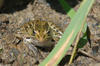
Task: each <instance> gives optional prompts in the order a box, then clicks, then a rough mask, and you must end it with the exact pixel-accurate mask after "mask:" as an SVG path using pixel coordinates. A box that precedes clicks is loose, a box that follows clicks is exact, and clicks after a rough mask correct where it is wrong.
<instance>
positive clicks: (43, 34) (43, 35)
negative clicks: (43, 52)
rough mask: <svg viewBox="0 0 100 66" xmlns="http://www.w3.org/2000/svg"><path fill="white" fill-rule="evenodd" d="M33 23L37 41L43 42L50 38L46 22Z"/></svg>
mask: <svg viewBox="0 0 100 66" xmlns="http://www.w3.org/2000/svg"><path fill="white" fill-rule="evenodd" d="M37 22H38V23H36V24H35V29H34V32H33V33H35V37H36V39H37V40H38V41H39V42H44V41H46V40H48V39H49V38H51V33H50V28H49V25H48V23H47V22H42V21H37Z"/></svg>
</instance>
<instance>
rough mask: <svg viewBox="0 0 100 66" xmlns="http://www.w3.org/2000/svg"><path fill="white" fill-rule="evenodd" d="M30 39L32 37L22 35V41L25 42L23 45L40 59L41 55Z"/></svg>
mask: <svg viewBox="0 0 100 66" xmlns="http://www.w3.org/2000/svg"><path fill="white" fill-rule="evenodd" d="M32 41H33V39H32V38H30V37H23V42H24V43H25V45H26V46H27V47H28V48H29V49H30V50H31V51H32V52H33V53H34V54H35V57H36V58H37V59H40V57H42V55H41V53H40V52H39V50H38V49H37V47H36V46H35V45H34V44H33V42H32Z"/></svg>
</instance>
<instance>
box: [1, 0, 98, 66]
mask: <svg viewBox="0 0 100 66" xmlns="http://www.w3.org/2000/svg"><path fill="white" fill-rule="evenodd" d="M36 1H37V2H36V3H35V4H33V3H34V1H33V0H25V1H24V0H5V1H4V4H3V6H2V8H1V9H0V66H3V65H7V66H21V65H23V66H29V65H32V66H34V65H36V66H37V65H38V64H39V63H41V62H42V61H43V59H44V58H45V57H46V56H47V55H48V54H49V53H50V52H44V51H42V50H41V49H40V50H39V51H40V52H41V54H42V55H43V58H39V61H37V58H35V57H31V56H29V55H28V54H27V52H28V51H29V49H28V48H27V47H26V46H25V45H23V42H21V43H20V44H18V46H17V47H16V46H15V45H14V44H13V41H14V38H15V36H14V32H15V31H16V30H17V29H18V28H19V27H20V26H21V25H23V24H25V23H26V22H28V21H31V20H34V19H41V20H49V21H52V22H54V23H55V24H57V25H58V26H59V27H61V28H62V29H63V30H65V29H66V28H67V26H68V25H69V23H70V22H71V19H70V17H69V16H68V15H67V13H66V12H65V11H64V10H63V8H62V6H61V5H60V3H59V2H58V0H54V1H51V0H36ZM67 2H68V3H69V4H70V6H71V7H72V8H73V9H74V10H75V11H77V10H78V8H79V7H80V3H81V2H82V1H81V0H76V1H74V2H73V1H71V0H67ZM86 22H87V24H88V26H89V29H90V32H91V38H90V39H91V47H90V45H89V42H88V43H87V44H86V45H85V46H84V47H83V50H84V51H86V52H87V53H88V54H91V55H93V56H94V57H95V58H97V59H100V0H95V3H94V5H93V7H92V9H91V11H90V13H89V14H88V16H87V19H86ZM2 49H3V50H2ZM1 50H2V51H1ZM69 50H70V49H69ZM70 52H72V48H71V50H70ZM29 54H30V55H31V54H32V53H31V52H29ZM70 56H71V55H70V53H69V54H68V53H66V55H65V57H64V58H63V59H62V61H61V62H60V63H59V65H58V66H66V65H67V64H68V61H69V59H70ZM22 57H23V58H22ZM66 59H68V60H66ZM19 61H20V62H19ZM71 66H100V62H97V61H96V60H94V59H92V58H90V57H88V56H86V55H84V54H82V53H80V52H78V53H77V55H76V57H75V59H74V61H73V63H72V64H71Z"/></svg>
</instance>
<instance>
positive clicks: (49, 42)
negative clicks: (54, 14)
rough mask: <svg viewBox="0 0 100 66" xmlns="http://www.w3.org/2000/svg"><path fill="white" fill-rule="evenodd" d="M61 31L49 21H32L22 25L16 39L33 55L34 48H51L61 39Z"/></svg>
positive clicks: (16, 33)
mask: <svg viewBox="0 0 100 66" xmlns="http://www.w3.org/2000/svg"><path fill="white" fill-rule="evenodd" d="M62 34H63V31H62V30H61V29H60V28H59V27H58V26H57V25H55V24H54V23H53V22H50V21H42V20H33V21H30V22H27V23H26V24H24V25H22V26H21V27H20V28H19V29H18V31H17V32H15V36H16V38H18V39H20V40H22V41H23V42H24V43H25V44H26V45H27V46H28V47H29V48H30V49H31V50H32V51H33V52H35V54H37V51H36V47H35V46H39V47H44V48H46V47H51V46H53V45H54V44H56V43H57V41H58V40H59V39H60V38H61V36H62Z"/></svg>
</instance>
